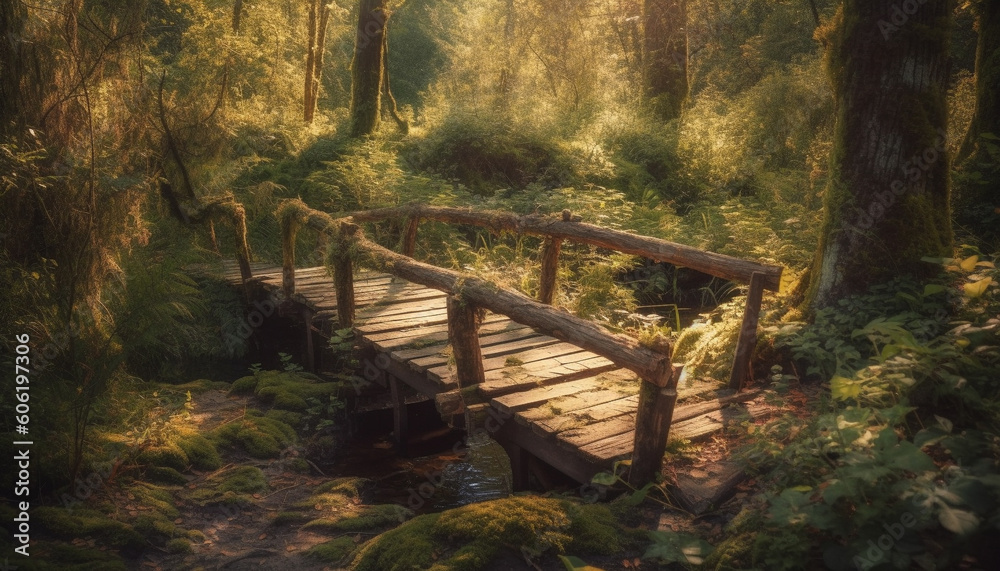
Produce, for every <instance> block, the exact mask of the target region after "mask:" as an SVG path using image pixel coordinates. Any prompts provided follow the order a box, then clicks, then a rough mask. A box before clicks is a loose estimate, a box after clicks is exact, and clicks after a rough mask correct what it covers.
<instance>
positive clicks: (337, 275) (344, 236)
mask: <svg viewBox="0 0 1000 571" xmlns="http://www.w3.org/2000/svg"><path fill="white" fill-rule="evenodd" d="M357 230H358V227H357V226H355V225H354V224H346V223H345V224H341V225H340V235H339V239H338V240H337V241H336V243H335V244H334V245H333V248H336V250H335V251H334V252H333V255H332V265H333V287H334V288H335V289H336V291H337V319H338V320H339V321H340V326H341V327H342V328H347V327H351V326H353V325H354V262H353V260H351V253H350V245H351V242H352V237H353V236H354V234H355V232H357Z"/></svg>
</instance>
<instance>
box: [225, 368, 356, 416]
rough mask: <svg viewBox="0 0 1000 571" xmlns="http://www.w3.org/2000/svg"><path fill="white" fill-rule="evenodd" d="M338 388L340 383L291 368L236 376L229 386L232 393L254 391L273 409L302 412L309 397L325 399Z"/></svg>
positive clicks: (307, 405) (250, 392) (306, 405)
mask: <svg viewBox="0 0 1000 571" xmlns="http://www.w3.org/2000/svg"><path fill="white" fill-rule="evenodd" d="M339 389H340V383H326V382H322V380H321V379H320V378H319V377H317V376H316V375H312V374H309V373H305V372H301V371H298V372H292V371H259V372H257V373H255V374H254V375H251V376H248V377H243V378H241V379H237V380H236V381H235V382H233V384H232V387H231V388H230V391H229V392H230V393H231V394H241V395H245V394H254V395H256V396H257V398H259V399H260V400H261V401H262V402H264V403H267V404H271V405H273V406H274V407H275V408H278V409H283V410H290V411H304V410H306V409H307V408H309V404H308V400H309V399H310V398H317V399H320V400H325V399H323V397H326V396H328V395H330V394H333V393H335V392H337V391H338V390H339Z"/></svg>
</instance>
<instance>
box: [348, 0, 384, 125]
mask: <svg viewBox="0 0 1000 571" xmlns="http://www.w3.org/2000/svg"><path fill="white" fill-rule="evenodd" d="M388 18H389V14H388V12H387V11H386V0H361V5H360V8H359V10H358V30H357V35H356V37H355V42H354V61H353V62H352V63H351V136H352V137H363V136H365V135H369V134H371V133H373V132H374V131H375V129H376V128H378V124H379V115H380V113H381V108H382V80H383V78H384V77H385V69H384V68H385V61H384V56H385V42H384V40H383V37H384V35H385V27H386V23H387V21H388Z"/></svg>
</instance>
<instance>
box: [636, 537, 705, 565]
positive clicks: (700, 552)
mask: <svg viewBox="0 0 1000 571" xmlns="http://www.w3.org/2000/svg"><path fill="white" fill-rule="evenodd" d="M649 536H650V539H652V540H653V543H652V545H650V546H649V547H648V548H647V549H646V553H645V554H644V555H643V556H642V557H643V559H655V560H656V561H657V562H659V563H661V564H668V563H681V564H685V565H701V564H702V563H703V562H704V561H705V557H706V556H708V554H710V553H711V552H712V546H711V545H709V544H708V543H706V542H705V541H704V540H703V539H700V538H698V537H696V536H693V535H690V534H686V533H674V532H670V531H650V532H649Z"/></svg>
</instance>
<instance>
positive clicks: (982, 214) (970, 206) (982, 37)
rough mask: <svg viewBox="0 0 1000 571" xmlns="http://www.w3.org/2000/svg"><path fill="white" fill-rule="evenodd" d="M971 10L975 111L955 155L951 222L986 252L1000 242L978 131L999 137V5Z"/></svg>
mask: <svg viewBox="0 0 1000 571" xmlns="http://www.w3.org/2000/svg"><path fill="white" fill-rule="evenodd" d="M977 12H978V14H977V16H978V21H977V24H978V27H979V45H978V47H977V48H976V110H975V113H974V115H973V118H972V122H971V123H970V124H969V128H968V130H967V131H966V133H965V139H964V140H963V141H962V148H961V149H960V150H959V153H958V158H957V161H958V163H959V165H960V167H961V168H960V170H959V175H958V177H956V184H955V197H954V201H953V209H954V212H955V222H956V224H958V225H959V226H960V227H962V228H965V229H966V230H967V231H968V232H969V233H971V234H973V235H974V236H975V237H976V238H977V239H978V242H979V243H981V244H983V246H984V250H989V249H993V248H996V247H997V246H998V244H1000V190H998V188H1000V166H998V165H997V164H996V161H995V160H994V158H993V156H991V153H990V152H989V151H988V150H987V148H986V145H985V144H984V143H985V142H986V141H985V140H984V139H983V135H987V134H990V135H994V136H1000V113H998V109H997V104H998V101H997V98H1000V83H998V82H1000V3H998V2H996V1H995V0H981V1H980V2H979V3H978V5H977ZM995 142H996V141H995V140H994V141H993V143H995Z"/></svg>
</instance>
